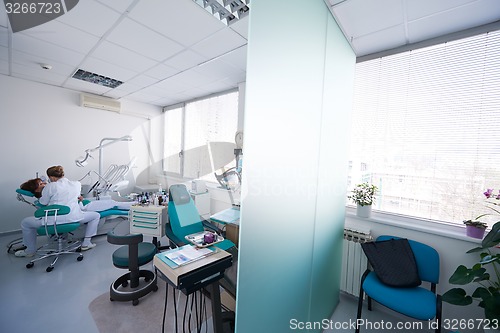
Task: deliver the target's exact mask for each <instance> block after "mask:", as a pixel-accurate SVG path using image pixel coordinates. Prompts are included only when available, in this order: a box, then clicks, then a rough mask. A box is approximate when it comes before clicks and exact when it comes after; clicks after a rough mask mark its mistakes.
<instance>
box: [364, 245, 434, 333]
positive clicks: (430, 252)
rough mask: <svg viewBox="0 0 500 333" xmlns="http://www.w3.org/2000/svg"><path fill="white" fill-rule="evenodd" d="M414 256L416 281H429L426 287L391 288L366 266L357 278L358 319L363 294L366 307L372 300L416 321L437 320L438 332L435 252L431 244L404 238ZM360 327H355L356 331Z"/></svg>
mask: <svg viewBox="0 0 500 333" xmlns="http://www.w3.org/2000/svg"><path fill="white" fill-rule="evenodd" d="M390 239H398V237H393V236H380V237H378V238H377V240H376V242H381V241H387V240H390ZM408 242H409V244H410V247H411V250H412V251H413V254H414V256H415V261H416V264H417V269H418V275H419V277H420V280H422V281H427V282H429V283H430V290H429V289H427V288H424V287H421V286H417V287H404V288H402V287H391V286H388V285H386V284H384V283H382V282H381V281H380V280H379V279H378V278H377V275H376V274H375V272H373V271H372V270H370V269H367V270H366V271H365V273H364V274H363V276H362V278H361V288H360V292H359V299H358V314H357V319H358V322H360V321H359V320H360V319H361V311H362V308H363V298H364V293H366V295H367V297H368V310H371V308H372V304H371V302H372V299H373V300H375V301H376V302H378V303H380V304H382V305H384V306H385V307H387V308H389V309H391V310H393V311H396V312H399V313H401V314H404V315H406V316H408V317H411V318H415V319H418V320H433V319H436V321H437V324H438V325H437V326H438V327H437V328H436V330H435V332H436V333H438V332H441V295H439V294H437V293H436V285H437V283H438V282H439V254H438V252H437V251H436V250H435V249H433V248H432V247H430V246H428V245H426V244H423V243H420V242H417V241H413V240H408ZM359 329H360V327H359V326H357V327H356V333H359Z"/></svg>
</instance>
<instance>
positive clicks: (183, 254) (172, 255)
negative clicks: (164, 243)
mask: <svg viewBox="0 0 500 333" xmlns="http://www.w3.org/2000/svg"><path fill="white" fill-rule="evenodd" d="M213 252H214V251H213V250H212V249H208V248H197V247H195V246H192V245H187V246H183V247H182V248H180V249H179V250H177V251H172V252H167V253H165V256H166V257H167V258H168V259H170V260H172V261H173V262H174V263H176V264H177V265H179V266H180V265H183V264H186V263H188V262H191V261H194V260H197V259H200V258H203V257H206V256H208V255H210V254H212V253H213Z"/></svg>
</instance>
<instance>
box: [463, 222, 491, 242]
mask: <svg viewBox="0 0 500 333" xmlns="http://www.w3.org/2000/svg"><path fill="white" fill-rule="evenodd" d="M464 224H465V232H466V234H467V236H469V237H472V238H478V239H483V236H484V232H485V231H486V228H487V227H488V224H486V223H484V222H481V221H478V220H466V221H464Z"/></svg>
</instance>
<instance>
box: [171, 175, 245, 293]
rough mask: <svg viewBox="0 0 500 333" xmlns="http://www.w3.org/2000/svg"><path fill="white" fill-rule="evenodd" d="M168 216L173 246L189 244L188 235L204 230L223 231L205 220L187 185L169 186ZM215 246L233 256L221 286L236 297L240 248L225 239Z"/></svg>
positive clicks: (219, 232)
mask: <svg viewBox="0 0 500 333" xmlns="http://www.w3.org/2000/svg"><path fill="white" fill-rule="evenodd" d="M168 192H169V198H168V216H169V223H167V224H166V226H165V235H166V236H167V238H168V239H169V240H170V246H171V247H179V246H183V245H185V244H187V243H188V242H187V241H186V239H185V238H184V237H185V236H186V235H189V234H193V233H197V232H202V231H203V230H207V229H208V230H211V231H215V232H217V233H218V234H221V231H220V230H219V229H218V228H217V227H216V226H215V225H213V224H212V223H210V222H209V221H206V220H203V219H202V218H201V217H200V214H199V213H198V209H196V206H195V204H194V201H193V199H192V198H191V195H190V194H189V192H188V190H187V188H186V185H184V184H174V185H171V186H170V188H169V191H168ZM214 246H216V247H218V248H220V249H222V250H224V251H226V252H229V253H230V254H231V255H232V256H233V265H232V266H231V267H230V268H228V269H227V270H226V271H225V272H224V278H223V279H222V280H221V281H220V284H221V286H222V287H223V288H224V289H225V290H226V291H227V292H228V293H229V294H230V295H232V296H233V297H234V298H235V297H236V279H237V267H238V250H237V248H236V246H235V245H234V243H233V242H231V241H230V240H229V239H224V240H223V241H222V242H220V243H217V244H214Z"/></svg>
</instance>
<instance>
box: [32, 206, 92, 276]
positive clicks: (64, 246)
mask: <svg viewBox="0 0 500 333" xmlns="http://www.w3.org/2000/svg"><path fill="white" fill-rule="evenodd" d="M69 212H70V209H69V207H68V206H62V205H49V206H44V207H42V208H39V209H38V210H37V211H36V212H35V216H36V217H40V218H43V221H44V223H43V226H41V227H40V228H38V229H37V233H38V235H46V236H47V238H48V239H49V242H48V243H47V244H45V245H43V246H42V247H41V248H39V249H38V250H37V251H36V254H37V255H38V256H39V257H37V258H35V259H32V260H31V261H30V262H29V263H27V264H26V268H32V267H33V266H34V265H35V262H37V261H39V260H43V259H46V258H53V260H52V263H51V264H50V265H49V266H48V267H47V269H46V271H47V272H51V271H52V270H53V269H54V265H55V264H56V262H57V260H58V259H59V257H60V256H61V255H64V254H74V255H77V256H78V257H77V258H76V260H77V261H82V260H83V254H82V253H80V252H81V242H80V241H75V240H72V239H71V237H70V235H71V233H72V232H73V231H75V230H76V229H78V228H79V227H80V222H72V223H63V224H57V217H58V216H60V215H66V214H68V213H69ZM49 216H53V217H54V219H53V221H52V222H49Z"/></svg>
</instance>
